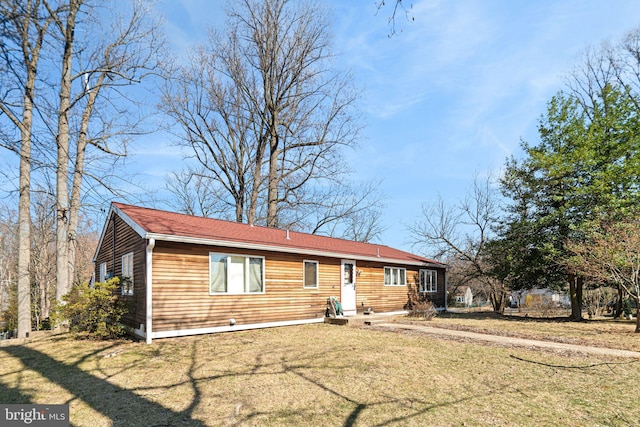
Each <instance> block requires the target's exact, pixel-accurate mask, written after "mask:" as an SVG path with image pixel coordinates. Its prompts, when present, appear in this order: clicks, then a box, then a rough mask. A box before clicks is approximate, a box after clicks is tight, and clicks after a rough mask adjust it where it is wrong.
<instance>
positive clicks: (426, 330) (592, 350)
mask: <svg viewBox="0 0 640 427" xmlns="http://www.w3.org/2000/svg"><path fill="white" fill-rule="evenodd" d="M375 326H376V327H379V328H382V329H390V330H396V331H397V330H406V331H415V332H418V333H423V334H429V335H436V336H440V337H446V338H453V339H458V340H465V341H467V340H474V341H484V342H488V343H492V344H496V345H501V346H517V347H527V348H538V349H548V350H556V351H571V352H576V353H586V354H593V355H599V356H614V357H627V358H640V352H637V351H629V350H616V349H612V348H602V347H589V346H583V345H576V344H566V343H559V342H552V341H539V340H530V339H524V338H514V337H505V336H499V335H488V334H480V333H477V332H468V331H458V330H451V329H444V328H434V327H432V326H422V325H411V324H403V323H377V324H376V325H375Z"/></svg>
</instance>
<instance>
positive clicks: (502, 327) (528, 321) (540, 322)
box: [397, 312, 640, 351]
mask: <svg viewBox="0 0 640 427" xmlns="http://www.w3.org/2000/svg"><path fill="white" fill-rule="evenodd" d="M397 321H399V322H410V323H416V321H415V320H413V319H403V318H399V319H397ZM426 324H427V325H428V326H434V327H440V328H448V329H457V330H465V331H471V332H479V333H486V334H494V335H504V336H512V337H518V338H528V339H537V340H548V341H556V342H563V343H569V344H579V345H589V346H594V347H605V348H615V349H620V350H632V351H640V334H636V333H634V330H635V320H633V321H631V320H613V319H611V318H598V319H595V320H584V321H582V322H569V321H567V319H566V318H564V317H554V318H544V317H534V316H528V317H525V316H524V315H518V314H514V315H497V314H494V313H491V312H476V313H473V312H471V313H455V312H454V313H443V314H440V315H438V316H437V317H436V318H435V319H433V320H432V321H430V322H428V323H426Z"/></svg>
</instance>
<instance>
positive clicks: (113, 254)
mask: <svg viewBox="0 0 640 427" xmlns="http://www.w3.org/2000/svg"><path fill="white" fill-rule="evenodd" d="M111 222H112V228H111V230H112V232H113V233H112V236H111V277H110V279H111V278H114V277H116V215H115V214H113V216H112V217H111ZM107 276H109V272H108V271H107Z"/></svg>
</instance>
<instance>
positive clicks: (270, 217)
mask: <svg viewBox="0 0 640 427" xmlns="http://www.w3.org/2000/svg"><path fill="white" fill-rule="evenodd" d="M269 145H270V153H269V183H268V190H267V227H277V226H278V138H277V137H276V136H275V135H272V136H271V141H270V144H269Z"/></svg>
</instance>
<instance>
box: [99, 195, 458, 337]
mask: <svg viewBox="0 0 640 427" xmlns="http://www.w3.org/2000/svg"><path fill="white" fill-rule="evenodd" d="M93 261H94V263H95V275H96V280H99V281H104V280H105V279H106V278H108V277H112V276H120V277H125V278H127V280H124V281H123V285H122V288H121V294H122V298H123V299H124V300H125V301H126V302H127V305H128V307H129V314H128V315H127V316H126V317H125V323H126V324H127V325H129V326H130V327H132V329H133V331H134V333H135V334H136V335H138V336H140V337H142V338H145V339H146V341H147V342H148V343H150V342H151V340H152V339H154V338H166V337H176V336H184V335H194V334H206V333H212V332H224V331H232V330H242V329H251V328H260V327H271V326H285V325H296V324H303V323H313V322H322V321H323V320H324V313H325V308H326V301H327V298H329V297H331V296H335V297H339V298H340V301H341V303H342V307H343V310H344V312H345V314H346V315H353V314H356V313H357V312H361V311H364V310H366V309H368V308H369V307H370V308H371V309H372V310H374V311H375V312H394V311H402V310H403V309H404V306H405V304H406V303H407V298H408V297H407V295H408V286H409V285H411V286H417V287H418V290H419V292H420V295H423V296H424V297H425V298H426V299H428V300H430V301H432V302H433V303H434V304H435V305H436V306H437V307H439V308H445V307H446V306H445V295H446V269H445V267H446V266H445V265H444V264H442V263H439V262H436V261H433V260H430V259H427V258H423V257H420V256H417V255H413V254H410V253H408V252H404V251H401V250H397V249H393V248H390V247H388V246H383V245H377V244H370V243H361V242H353V241H349V240H343V239H336V238H331V237H325V236H318V235H313V234H305V233H298V232H293V231H288V230H280V229H275V228H266V227H259V226H253V225H248V224H241V223H237V222H230V221H221V220H216V219H210V218H202V217H195V216H190V215H184V214H178V213H172V212H166V211H160V210H155V209H148V208H143V207H137V206H131V205H125V204H121V203H112V204H111V208H110V210H109V213H108V215H107V220H106V222H105V225H104V228H103V230H102V234H101V236H100V241H99V243H98V247H97V249H96V253H95V256H94V259H93Z"/></svg>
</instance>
